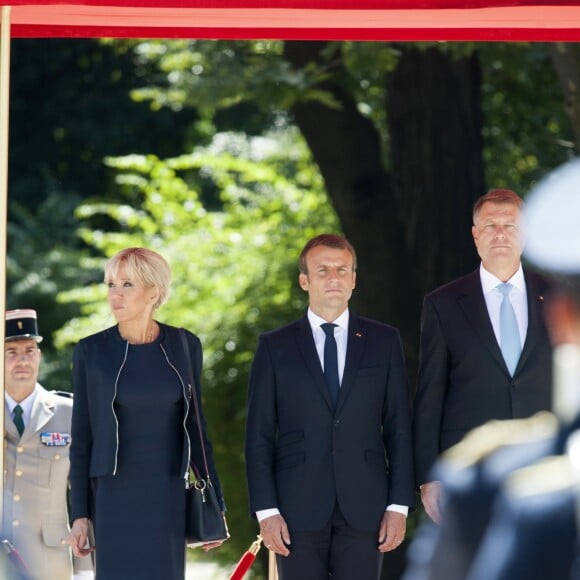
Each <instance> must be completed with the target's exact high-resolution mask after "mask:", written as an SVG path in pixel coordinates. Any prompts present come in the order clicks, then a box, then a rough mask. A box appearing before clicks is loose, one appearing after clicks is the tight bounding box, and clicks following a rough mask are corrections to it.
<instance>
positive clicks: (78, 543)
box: [67, 518, 95, 558]
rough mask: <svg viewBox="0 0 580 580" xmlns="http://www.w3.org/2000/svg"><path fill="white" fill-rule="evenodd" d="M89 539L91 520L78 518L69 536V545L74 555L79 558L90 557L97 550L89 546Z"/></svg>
mask: <svg viewBox="0 0 580 580" xmlns="http://www.w3.org/2000/svg"><path fill="white" fill-rule="evenodd" d="M88 537H89V520H88V518H77V519H76V520H75V521H74V522H73V525H72V528H71V531H70V533H69V535H68V540H67V541H68V543H69V545H70V547H71V548H72V553H73V555H74V556H77V557H81V558H82V557H84V556H88V555H89V554H90V553H91V552H93V551H94V549H95V548H90V547H88V546H87V539H88Z"/></svg>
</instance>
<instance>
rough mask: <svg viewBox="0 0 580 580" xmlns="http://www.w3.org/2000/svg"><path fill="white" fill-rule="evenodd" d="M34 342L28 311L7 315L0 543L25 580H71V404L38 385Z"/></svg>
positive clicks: (84, 565)
mask: <svg viewBox="0 0 580 580" xmlns="http://www.w3.org/2000/svg"><path fill="white" fill-rule="evenodd" d="M41 341H42V336H40V334H39V333H38V325H37V317H36V312H35V311H34V310H11V311H8V312H6V342H5V347H4V357H5V406H4V416H5V419H4V422H5V450H6V452H5V471H4V511H3V521H2V530H1V534H2V537H1V539H2V540H7V541H8V542H10V544H11V545H12V546H14V548H15V549H16V550H17V552H18V553H19V555H20V557H21V559H22V561H23V562H24V565H25V566H26V569H27V572H28V575H27V576H26V577H27V578H31V579H32V580H71V578H72V576H73V560H72V557H71V553H70V548H69V546H68V544H67V543H66V537H67V535H68V531H69V518H68V509H67V487H68V473H69V447H70V425H71V414H72V399H71V398H67V397H64V396H59V395H57V394H55V393H54V392H50V391H47V390H46V389H44V388H43V387H42V386H41V385H40V384H39V383H38V382H37V378H38V371H39V367H40V356H41V354H40V349H39V343H40V342H41ZM90 566H91V563H90V559H85V560H84V561H83V562H79V576H77V577H79V578H80V577H81V576H82V577H83V578H91V577H92V572H91V571H90ZM75 568H76V566H75ZM81 569H82V571H81Z"/></svg>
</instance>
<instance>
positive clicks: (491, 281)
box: [479, 262, 526, 294]
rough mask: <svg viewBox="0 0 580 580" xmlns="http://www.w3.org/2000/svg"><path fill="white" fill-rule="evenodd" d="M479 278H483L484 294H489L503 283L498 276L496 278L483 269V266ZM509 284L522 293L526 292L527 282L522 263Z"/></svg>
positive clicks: (480, 268)
mask: <svg viewBox="0 0 580 580" xmlns="http://www.w3.org/2000/svg"><path fill="white" fill-rule="evenodd" d="M479 277H480V278H481V287H482V289H483V293H484V294H487V293H489V292H491V291H492V290H495V289H496V288H497V286H498V285H499V284H501V283H502V280H500V279H499V278H498V277H497V276H494V275H493V274H492V273H491V272H489V271H488V270H486V269H485V268H484V267H483V264H481V265H480V267H479ZM508 282H509V283H510V284H511V285H512V286H514V288H517V289H518V290H519V291H520V292H525V289H526V282H525V280H524V270H523V268H522V264H521V262H520V267H519V268H518V269H517V271H516V273H515V274H514V275H513V276H512V277H511V278H510V279H509V280H508Z"/></svg>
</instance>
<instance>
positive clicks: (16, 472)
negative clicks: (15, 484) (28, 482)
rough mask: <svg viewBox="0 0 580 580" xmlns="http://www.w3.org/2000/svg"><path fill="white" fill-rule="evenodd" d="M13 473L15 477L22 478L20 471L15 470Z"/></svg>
mask: <svg viewBox="0 0 580 580" xmlns="http://www.w3.org/2000/svg"><path fill="white" fill-rule="evenodd" d="M14 473H15V475H16V477H22V469H17V470H16V471H15V472H14Z"/></svg>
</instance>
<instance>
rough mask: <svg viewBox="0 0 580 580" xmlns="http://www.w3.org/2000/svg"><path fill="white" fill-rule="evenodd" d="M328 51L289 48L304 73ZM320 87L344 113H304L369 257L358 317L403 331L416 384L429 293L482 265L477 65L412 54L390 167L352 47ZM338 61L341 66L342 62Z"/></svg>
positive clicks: (405, 67) (391, 92)
mask: <svg viewBox="0 0 580 580" xmlns="http://www.w3.org/2000/svg"><path fill="white" fill-rule="evenodd" d="M325 48H326V49H327V50H328V47H327V44H326V43H322V42H287V43H286V45H285V57H286V58H287V59H288V61H289V62H290V63H291V64H292V65H293V66H294V67H295V68H300V67H303V66H305V65H306V64H307V63H309V62H315V63H317V64H321V65H322V64H323V63H325V62H327V61H326V60H325V59H324V57H323V55H322V51H323V49H325ZM332 60H333V67H332V70H333V71H334V74H333V76H332V77H331V78H330V79H329V80H327V81H325V82H324V83H323V85H322V86H321V87H320V88H322V89H324V90H326V91H328V92H329V93H331V94H332V96H333V98H334V99H335V101H336V102H338V103H339V104H340V106H339V107H338V108H334V109H333V108H330V107H328V106H325V105H323V104H321V103H320V102H316V101H305V102H299V103H297V104H296V105H295V106H294V107H293V108H292V113H293V115H294V117H295V121H296V123H297V124H298V126H299V127H300V130H301V131H302V133H303V135H304V136H305V138H306V140H307V142H308V144H309V146H310V148H311V151H312V153H313V156H314V158H315V160H316V162H317V163H318V165H319V167H320V170H321V173H322V175H323V176H324V179H325V182H326V187H327V190H328V193H329V196H330V199H331V201H332V203H333V205H334V207H335V209H336V211H337V214H338V216H339V219H340V221H341V224H342V227H343V230H344V232H345V234H346V236H347V237H348V239H349V240H350V241H351V242H352V243H353V244H354V246H355V248H356V250H357V253H358V258H359V260H358V261H359V268H358V277H357V288H356V290H355V294H354V295H353V301H352V302H353V308H354V309H355V310H356V311H357V312H358V313H360V314H365V315H369V316H372V317H373V318H376V319H378V320H382V321H385V322H388V323H390V324H393V325H395V326H397V327H398V328H399V329H400V330H401V335H402V337H403V342H404V345H405V350H406V354H407V361H408V365H409V371H410V376H411V382H412V383H413V382H414V377H415V371H416V366H417V357H418V339H419V323H420V313H421V304H422V298H423V295H424V294H425V293H426V292H428V291H430V290H432V289H434V288H435V287H437V286H438V285H440V284H442V283H444V282H447V281H449V280H451V279H452V278H454V277H457V276H459V275H462V274H465V273H467V272H468V271H470V270H471V269H473V268H474V267H475V265H476V263H477V261H476V255H475V252H474V249H473V242H472V240H471V233H470V228H471V206H472V204H473V201H474V200H475V199H476V198H477V197H478V196H479V195H481V194H482V193H484V171H483V160H482V139H481V122H482V119H481V110H480V92H479V83H480V70H479V62H478V59H477V56H472V57H471V58H461V59H454V58H452V56H451V55H449V54H445V53H442V52H440V51H439V50H436V49H429V50H425V51H420V50H417V49H415V48H413V47H411V46H409V47H406V46H405V47H402V48H401V56H400V60H399V63H398V66H397V67H396V68H395V70H394V71H393V72H391V73H388V74H386V76H385V79H386V83H387V89H388V90H387V95H388V96H387V103H386V108H387V119H388V128H389V137H390V145H389V151H390V160H389V163H390V168H389V169H387V168H385V164H384V162H383V160H382V152H381V145H380V139H379V134H378V132H377V129H376V127H375V126H374V125H373V123H372V122H371V120H370V119H368V118H367V117H365V116H364V115H362V114H361V113H360V112H359V110H358V108H357V104H356V102H355V101H354V100H353V99H352V97H351V95H350V93H349V92H348V91H347V90H345V89H343V82H342V81H343V80H344V79H346V77H347V72H346V70H345V69H344V67H343V65H342V61H341V54H340V47H338V46H337V47H336V49H335V53H334V54H333V59H332ZM337 63H338V64H337Z"/></svg>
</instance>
